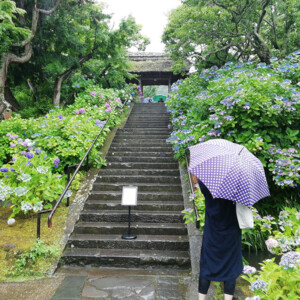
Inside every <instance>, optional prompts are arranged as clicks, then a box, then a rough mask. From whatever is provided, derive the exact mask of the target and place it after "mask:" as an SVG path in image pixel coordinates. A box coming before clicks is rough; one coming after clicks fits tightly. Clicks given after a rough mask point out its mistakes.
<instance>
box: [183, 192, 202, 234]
mask: <svg viewBox="0 0 300 300" xmlns="http://www.w3.org/2000/svg"><path fill="white" fill-rule="evenodd" d="M189 201H191V202H192V201H194V203H195V206H196V209H197V211H198V216H199V218H198V219H197V221H198V222H199V224H200V230H203V228H204V219H205V202H204V196H203V195H202V193H201V191H200V189H199V187H197V188H196V189H195V192H194V193H191V194H190V196H189ZM182 213H183V214H184V215H183V219H184V223H185V224H188V223H190V222H192V223H194V222H195V220H196V214H195V210H194V209H191V208H188V209H185V210H183V211H182Z"/></svg>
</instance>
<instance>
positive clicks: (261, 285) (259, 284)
mask: <svg viewBox="0 0 300 300" xmlns="http://www.w3.org/2000/svg"><path fill="white" fill-rule="evenodd" d="M267 286H268V284H267V283H266V282H265V281H263V280H261V279H256V280H255V281H254V282H252V284H251V286H250V290H251V291H252V292H254V291H256V290H262V291H266V290H267Z"/></svg>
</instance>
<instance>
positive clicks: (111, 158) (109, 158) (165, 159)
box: [106, 155, 174, 163]
mask: <svg viewBox="0 0 300 300" xmlns="http://www.w3.org/2000/svg"><path fill="white" fill-rule="evenodd" d="M106 162H107V163H109V162H126V163H127V162H141V163H173V162H174V158H173V157H159V156H157V157H155V156H154V157H151V156H147V157H143V156H142V157H140V156H139V157H130V156H129V157H127V156H116V155H108V156H106Z"/></svg>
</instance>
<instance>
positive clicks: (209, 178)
mask: <svg viewBox="0 0 300 300" xmlns="http://www.w3.org/2000/svg"><path fill="white" fill-rule="evenodd" d="M189 150H190V165H189V172H190V173H192V174H194V175H195V176H196V177H197V178H199V179H200V180H201V181H202V182H203V183H204V184H205V185H206V187H207V188H208V189H209V191H210V192H211V194H212V196H213V198H223V199H228V200H232V201H235V202H238V203H240V204H243V205H245V206H247V207H250V206H252V205H253V204H254V203H256V202H257V201H259V200H260V199H262V198H264V197H268V196H270V192H269V188H268V184H267V180H266V176H265V171H264V168H263V165H262V163H261V162H260V160H259V159H258V158H257V157H256V156H254V155H253V154H252V153H251V152H250V151H249V150H248V149H246V148H245V147H244V146H242V145H239V144H235V143H232V142H229V141H227V140H224V139H213V140H209V141H207V142H204V143H200V144H197V145H195V146H191V147H189Z"/></svg>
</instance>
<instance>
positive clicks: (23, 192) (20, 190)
mask: <svg viewBox="0 0 300 300" xmlns="http://www.w3.org/2000/svg"><path fill="white" fill-rule="evenodd" d="M14 192H15V195H16V196H18V197H22V196H24V195H26V194H27V193H28V189H27V187H23V186H18V187H16V188H15V191H14Z"/></svg>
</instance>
